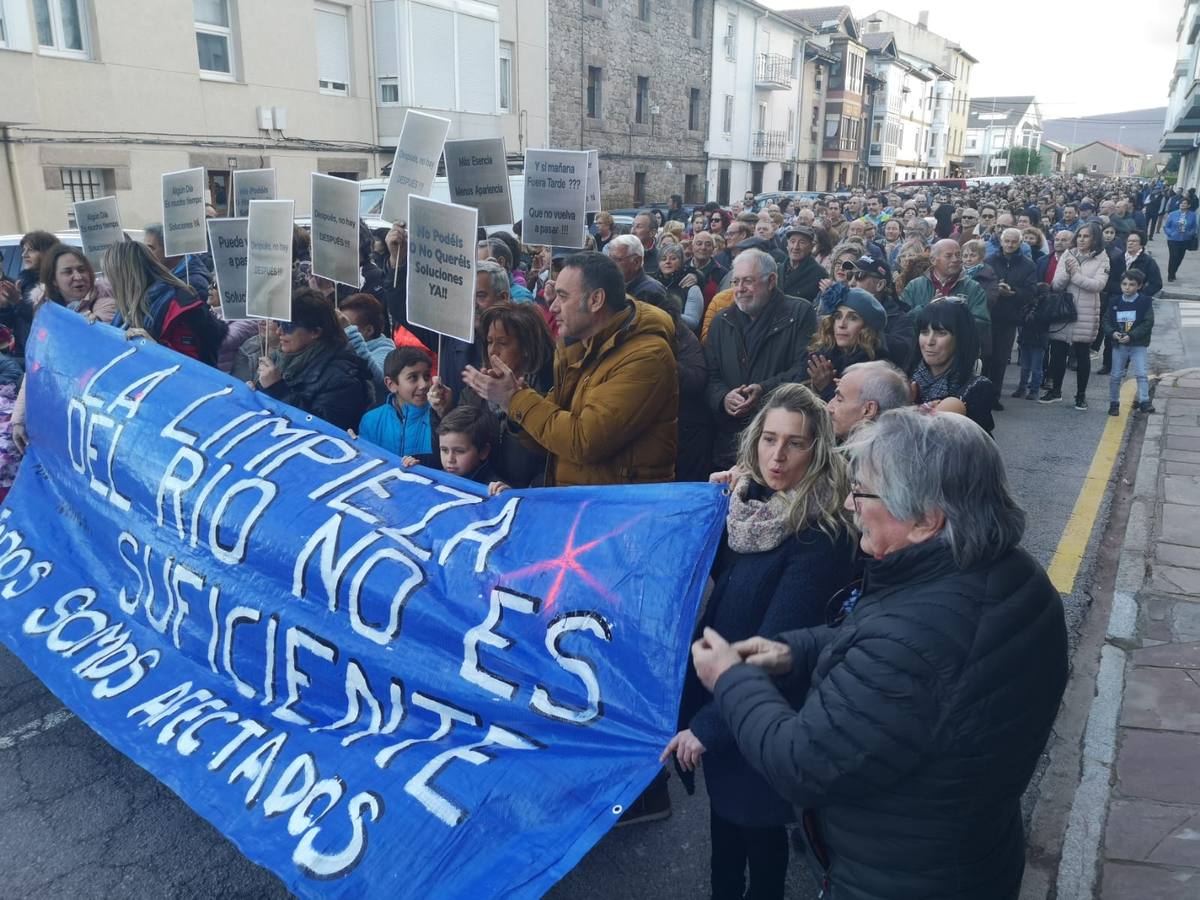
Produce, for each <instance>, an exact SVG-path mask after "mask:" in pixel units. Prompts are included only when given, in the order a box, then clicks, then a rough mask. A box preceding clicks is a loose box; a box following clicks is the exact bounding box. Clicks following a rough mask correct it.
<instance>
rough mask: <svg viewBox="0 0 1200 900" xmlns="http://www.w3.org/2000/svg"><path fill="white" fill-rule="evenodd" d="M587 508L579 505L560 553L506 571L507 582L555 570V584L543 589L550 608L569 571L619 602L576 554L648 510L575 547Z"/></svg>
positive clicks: (581, 554) (579, 553)
mask: <svg viewBox="0 0 1200 900" xmlns="http://www.w3.org/2000/svg"><path fill="white" fill-rule="evenodd" d="M586 508H587V504H586V503H584V504H583V505H582V506H580V507H579V512H577V513H576V514H575V521H574V522H573V523H572V524H571V530H570V531H569V532H568V533H567V544H566V546H565V547H563V551H562V553H561V554H559V555H558V556H556V557H554V558H553V559H545V560H542V561H541V562H536V563H534V564H533V565H530V566H526V567H525V568H523V569H518V570H517V571H516V572H511V573H509V574H508V575H507V576H506V578H505V580H506V581H507V580H509V579H514V578H523V577H526V576H529V575H540V574H541V573H543V572H557V574H556V575H555V577H554V583H553V584H551V585H550V589H549V590H548V591H547V592H546V596H545V605H544V607H543V608H544V609H545V610H550V609H553V607H554V604H555V602H556V601H557V600H558V596H559V594H560V593H561V591H562V588H563V583H564V582H565V581H566V579H567V574H568V573H572V574H574V575H576V576H578V577H579V578H580V579H582V580H583V581H584V583H586V584H587V585H588V586H589V587H590V588H592V590H594V591H595V592H596V593H598V594H599V595H600V596H602V597H603V598H604V599H605V600H607V601H608V602H609V603H612V604H613V605H616V604H617V603H618V602H619V600H618V598H617V597H615V596H613V594H612V593H610V592H609V590H608V588H606V587H605V586H604V585H603V584H601V583H600V582H599V581H597V580H596V577H595V576H594V575H593V574H592V573H591V572H589V571H588V570H587V569H586V568H585V567H584V566H583V564H582V563H580V561H579V557H581V556H583V554H585V553H587V552H588V551H589V550H594V549H595V548H596V547H598V546H599V545H600V544H602V543H604V542H605V541H607V540H608V539H609V538H614V537H616V536H617V535H619V534H620V533H621V532H623V531H627V530H629V529H630V528H632V527H633V526H634V525H635V524H637V522H638V521H640V520H641V519H642V518H644V517H645V516H646V515H647V513H642V515H640V516H636V517H634V518H633V519H630V520H629V521H628V522H626V523H624V524H623V525H620V526H618V527H617V528H614V529H613V530H611V531H609V532H608V533H606V534H602V535H600V536H599V537H597V538H593V539H592V540H590V541H588V542H587V543H585V544H580V545H579V546H578V547H577V546H575V535H576V532H577V531H578V530H579V522H580V519H582V518H583V511H584V509H586Z"/></svg>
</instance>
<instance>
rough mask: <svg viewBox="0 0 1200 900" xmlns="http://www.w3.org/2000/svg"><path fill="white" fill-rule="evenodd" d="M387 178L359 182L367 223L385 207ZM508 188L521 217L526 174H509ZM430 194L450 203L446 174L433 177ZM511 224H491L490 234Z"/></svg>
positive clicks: (361, 207) (360, 209) (361, 211)
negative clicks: (384, 195) (384, 197)
mask: <svg viewBox="0 0 1200 900" xmlns="http://www.w3.org/2000/svg"><path fill="white" fill-rule="evenodd" d="M387 183H388V180H387V179H386V178H367V179H364V180H362V181H360V182H359V183H358V214H359V215H360V216H362V217H363V218H364V219H366V220H367V224H368V225H370V226H371V227H375V226H374V224H373V221H372V220H375V219H379V213H380V211H381V210H382V209H383V194H384V191H386V190H387ZM508 189H509V191H510V192H511V194H512V204H513V215H514V216H516V217H517V218H518V219H520V218H521V209H522V208H523V206H524V203H525V176H524V175H523V174H519V173H518V174H516V175H509V176H508ZM429 196H430V197H432V198H433V199H434V200H441V201H442V202H443V203H450V202H451V200H450V183H449V181H447V180H446V176H445V175H439V176H438V177H437V178H434V179H433V189H432V190H431V191H430V192H429ZM511 230H512V226H510V225H489V226H487V232H488V234H491V233H492V232H495V231H511Z"/></svg>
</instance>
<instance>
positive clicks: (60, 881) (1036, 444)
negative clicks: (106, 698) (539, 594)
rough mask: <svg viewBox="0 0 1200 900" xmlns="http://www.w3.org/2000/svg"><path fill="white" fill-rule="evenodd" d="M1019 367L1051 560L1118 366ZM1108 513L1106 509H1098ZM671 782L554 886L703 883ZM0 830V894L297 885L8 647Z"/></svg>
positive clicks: (1035, 516)
mask: <svg viewBox="0 0 1200 900" xmlns="http://www.w3.org/2000/svg"><path fill="white" fill-rule="evenodd" d="M1159 306H1160V312H1159V316H1160V325H1159V327H1158V328H1156V331H1155V341H1156V343H1157V344H1158V346H1157V347H1156V348H1155V354H1154V357H1155V364H1156V366H1157V367H1158V369H1159V370H1160V371H1166V370H1168V369H1173V368H1178V367H1180V366H1181V365H1182V364H1183V363H1184V362H1185V361H1186V360H1187V359H1188V358H1191V359H1196V357H1195V356H1194V355H1193V354H1192V352H1191V347H1192V346H1196V347H1197V348H1200V327H1196V328H1194V329H1193V328H1191V327H1189V329H1188V330H1187V331H1186V332H1181V331H1180V317H1179V312H1178V306H1177V305H1176V304H1167V303H1160V304H1159ZM1172 317H1173V318H1172ZM1197 324H1198V325H1200V321H1198V323H1197ZM1160 336H1161V337H1160ZM1015 380H1016V369H1015V366H1014V367H1010V369H1009V381H1008V384H1007V385H1006V389H1005V397H1004V403H1005V405H1006V407H1007V409H1006V410H1005V411H1004V412H1002V413H997V415H996V421H997V427H996V433H995V436H996V440H997V442H998V444H999V446H1000V448H1001V450H1002V453H1003V455H1004V459H1005V462H1006V465H1007V467H1008V472H1009V478H1010V480H1011V482H1012V486H1013V489H1014V491H1015V493H1016V495H1017V497H1018V499H1019V500H1020V502H1021V504H1022V505H1023V506H1024V508H1025V509H1026V511H1027V513H1028V529H1027V532H1026V538H1025V545H1026V547H1027V548H1028V549H1029V550H1030V552H1032V553H1033V555H1034V556H1035V557H1037V558H1038V559H1039V560H1040V561H1041V562H1042V563H1043V564H1048V563H1049V561H1050V559H1051V558H1052V556H1053V555H1054V552H1055V549H1056V547H1057V546H1058V543H1059V539H1060V537H1061V535H1062V533H1063V529H1064V527H1065V525H1066V523H1067V519H1068V516H1069V515H1070V513H1071V510H1072V507H1073V505H1074V502H1075V498H1076V496H1077V495H1078V493H1079V491H1080V488H1081V485H1082V484H1083V481H1084V477H1085V475H1086V473H1087V470H1088V467H1089V465H1090V463H1091V460H1092V455H1093V453H1094V451H1095V448H1096V445H1097V442H1098V441H1099V438H1100V435H1101V433H1102V431H1103V429H1104V426H1105V424H1106V422H1107V421H1108V418H1107V416H1106V415H1105V410H1106V408H1107V391H1108V384H1107V381H1108V379H1107V378H1097V377H1093V379H1092V383H1091V385H1090V387H1089V390H1088V397H1089V402H1090V403H1091V407H1092V408H1091V409H1090V410H1089V411H1088V412H1079V411H1076V410H1075V409H1073V408H1072V407H1071V405H1070V404H1069V403H1059V404H1053V405H1047V406H1043V405H1041V404H1038V403H1035V402H1031V401H1027V400H1012V399H1010V398H1009V397H1008V396H1007V394H1008V393H1009V392H1011V390H1012V388H1013V386H1014V383H1015ZM1073 387H1074V374H1073V373H1068V375H1067V384H1066V386H1065V389H1064V394H1066V395H1067V396H1068V397H1069V396H1071V393H1070V391H1071V389H1072V388H1073ZM1104 513H1105V510H1104V508H1102V509H1101V513H1100V515H1101V517H1103V515H1104ZM1093 544H1094V541H1093ZM1093 554H1094V549H1089V550H1088V554H1087V555H1086V556H1085V557H1084V560H1083V563H1082V566H1081V568H1080V572H1079V576H1078V578H1077V579H1076V582H1075V589H1074V590H1073V591H1072V592H1071V594H1070V595H1068V596H1066V597H1065V598H1064V603H1065V606H1066V609H1067V613H1068V618H1069V620H1070V621H1071V622H1072V624H1073V625H1075V626H1077V625H1078V623H1079V621H1080V620H1081V618H1082V616H1083V615H1084V614H1085V613H1086V610H1087V606H1088V603H1089V600H1090V595H1089V593H1088V586H1089V585H1088V575H1089V571H1090V569H1091V566H1092V559H1093ZM670 790H671V794H672V799H673V803H674V814H673V815H672V816H671V817H670V818H669V819H667V820H665V821H662V822H658V823H652V824H647V825H640V826H630V827H625V828H619V829H616V830H614V831H613V832H611V833H610V834H609V835H608V836H606V837H605V838H604V839H603V840H602V841H601V842H600V843H599V844H598V845H597V846H596V847H595V848H594V849H593V850H592V852H591V853H589V854H588V855H587V856H586V857H585V858H584V859H583V860H582V861H581V862H580V864H579V865H578V866H577V867H576V868H575V870H574V871H573V872H571V873H570V874H569V875H568V876H567V877H566V878H565V879H563V881H562V882H561V883H560V884H559V885H558V886H557V887H556V888H555V889H554V890H553V891H552V892H551V893H550V896H552V897H555V898H558V900H567V898H571V900H575V898H579V900H584V898H597V900H599V898H613V897H630V898H640V897H646V898H674V897H679V898H685V897H686V898H694V897H702V896H707V894H708V875H707V860H708V823H707V819H708V809H707V800H706V798H705V796H704V790H703V785H702V782H701V783H700V784H698V791H697V794H696V795H695V796H693V797H687V796H686V795H685V794H684V792H683V790H682V788H681V786H680V784H679V782H678V780H677V779H675V778H672V780H671V782H670ZM1035 792H1036V788H1035ZM1032 796H1034V794H1031V798H1032ZM0 839H2V841H3V845H4V848H5V853H4V854H3V856H4V865H3V867H0V898H8V897H14V898H15V897H20V898H43V897H45V898H60V897H61V898H72V900H89V898H111V897H123V898H130V900H136V898H156V900H158V898H175V897H181V898H182V897H189V898H190V897H223V898H237V897H247V898H250V897H254V898H271V897H282V896H287V891H286V890H285V889H284V888H283V886H282V885H281V883H280V882H279V881H278V880H277V879H276V878H275V877H274V876H273V875H271V874H270V873H268V872H266V871H264V870H262V869H260V868H258V867H257V866H255V865H253V864H251V863H249V862H248V861H247V860H246V859H245V858H244V857H243V856H242V855H241V854H240V853H239V851H238V850H237V849H236V848H234V847H233V846H232V845H231V844H230V843H229V842H228V841H226V840H225V839H224V838H223V837H222V836H221V835H220V834H218V833H217V832H216V831H215V830H214V829H213V828H212V827H211V826H209V825H208V823H206V822H205V821H204V820H202V819H201V818H200V817H199V816H197V815H195V814H194V813H193V812H191V810H190V809H189V808H188V807H187V806H186V805H185V804H184V803H183V802H182V801H180V800H179V799H178V798H177V797H175V795H174V794H172V793H171V792H170V791H169V790H167V789H166V788H165V787H163V786H162V785H160V784H159V783H158V782H157V781H156V780H155V779H153V778H151V777H150V776H149V775H148V774H147V773H146V772H144V771H143V770H142V769H140V768H139V767H138V766H136V765H135V764H133V763H132V762H130V761H129V760H128V759H126V758H125V757H124V756H122V755H121V754H119V753H117V752H116V751H115V750H113V749H112V748H110V747H109V746H108V745H107V744H106V743H104V742H103V741H102V740H100V739H99V738H98V737H97V736H96V735H95V734H94V733H92V731H91V730H90V729H88V728H87V726H85V725H84V724H83V723H82V722H80V721H79V720H78V719H76V718H74V717H73V716H71V715H70V714H69V713H66V712H65V711H64V710H63V709H62V704H61V703H59V701H58V700H57V698H55V697H54V696H53V695H52V694H50V693H49V692H48V691H47V690H46V689H45V688H44V687H42V685H41V684H40V682H38V681H37V679H35V678H34V677H33V676H32V675H31V674H30V673H29V672H28V670H26V669H25V667H24V666H23V665H22V664H21V663H20V662H19V661H18V660H17V659H16V658H15V657H13V656H12V655H11V654H10V653H9V652H8V651H7V650H4V649H3V648H0ZM789 880H790V882H791V886H792V893H791V896H792V897H796V898H809V897H815V890H814V888H813V883H812V881H811V879H810V878H809V877H808V876H807V874H806V873H805V872H804V871H803V865H802V863H800V862H797V861H796V860H793V865H792V867H791V872H790V876H789Z"/></svg>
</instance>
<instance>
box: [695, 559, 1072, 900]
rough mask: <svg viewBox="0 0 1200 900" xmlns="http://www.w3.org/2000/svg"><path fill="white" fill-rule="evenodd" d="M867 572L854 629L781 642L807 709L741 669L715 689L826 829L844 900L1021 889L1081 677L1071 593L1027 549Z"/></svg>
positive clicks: (736, 725)
mask: <svg viewBox="0 0 1200 900" xmlns="http://www.w3.org/2000/svg"><path fill="white" fill-rule="evenodd" d="M867 579H868V583H867V587H866V589H865V591H864V595H863V597H862V599H861V600H860V601H859V603H858V605H857V607H856V608H855V609H854V611H853V612H852V613H851V615H850V616H849V617H847V619H846V620H845V621H844V622H843V623H842V625H841V627H840V628H838V629H829V628H823V627H822V628H813V629H806V630H802V631H794V632H790V633H788V634H786V635H784V636H783V637H782V639H783V640H786V641H787V643H788V644H789V646H790V647H791V651H792V660H793V669H792V673H793V674H792V675H791V676H789V679H788V680H787V681H785V682H784V683H783V684H782V685H781V686H782V687H783V689H785V690H788V691H789V692H790V690H791V689H794V687H795V685H794V683H793V684H788V682H789V681H792V682H794V681H795V680H798V679H803V678H805V677H809V676H811V686H810V688H809V693H808V696H807V698H806V699H805V702H804V705H803V706H802V707H801V708H800V710H799V712H796V711H794V710H793V709H792V708H791V707H789V706H788V704H787V703H786V701H785V700H784V698H783V696H782V695H781V694H780V692H779V689H778V688H777V687H776V686H775V685H774V684H773V683H772V682H771V679H770V678H769V677H768V676H767V675H766V674H765V673H764V672H763V671H762V670H760V669H757V668H755V667H753V666H749V665H739V666H734V667H733V668H732V669H730V670H729V671H727V672H726V673H725V674H724V675H722V676H721V678H720V679H719V680H718V682H717V684H716V690H715V697H716V701H717V703H718V704H719V706H720V709H721V713H722V715H723V716H724V718H725V720H726V721H727V722H728V723H729V725H730V728H731V729H732V731H733V734H734V736H735V737H736V739H737V743H738V747H739V748H740V750H741V752H742V754H743V755H744V756H745V758H746V759H747V761H748V762H749V763H750V764H751V765H752V766H754V768H756V769H757V770H758V771H760V772H762V773H763V775H764V776H766V779H767V781H768V782H770V784H771V785H772V786H773V787H775V789H776V790H778V791H779V792H780V793H781V794H783V796H784V797H786V798H787V799H789V800H790V801H791V802H792V803H793V804H795V805H796V806H797V807H799V808H801V809H803V810H805V811H806V812H805V814H804V819H805V825H806V829H805V830H806V833H807V832H812V831H813V830H814V828H815V830H816V831H818V832H819V833H820V835H821V839H820V840H819V841H817V842H814V843H817V844H819V845H823V846H824V848H825V850H826V851H827V855H825V856H824V858H825V859H827V860H828V867H827V869H826V875H827V877H828V879H829V882H830V884H832V886H833V896H835V897H837V898H839V900H951V898H953V900H993V898H995V900H999V898H1006V900H1007V898H1014V897H1016V896H1017V893H1018V890H1019V888H1020V884H1021V875H1022V872H1023V870H1024V865H1025V844H1024V834H1023V831H1022V825H1021V807H1020V799H1021V794H1022V793H1023V791H1024V790H1025V787H1026V785H1027V784H1028V783H1029V779H1030V776H1031V775H1032V774H1033V770H1034V767H1035V766H1036V764H1037V761H1038V757H1039V755H1040V753H1041V751H1042V748H1043V746H1044V745H1045V743H1046V738H1047V736H1048V735H1049V734H1050V728H1051V725H1052V724H1053V722H1054V717H1055V714H1056V713H1057V711H1058V706H1059V702H1060V700H1061V699H1062V693H1063V688H1064V687H1065V685H1066V680H1067V637H1066V627H1065V624H1064V621H1063V611H1062V601H1061V599H1060V598H1059V595H1058V592H1057V591H1056V590H1055V589H1054V587H1053V585H1051V583H1050V581H1049V579H1048V578H1047V577H1046V574H1045V572H1043V571H1042V568H1041V567H1040V566H1039V565H1038V564H1037V563H1036V562H1034V560H1033V559H1032V558H1031V557H1030V556H1029V555H1028V554H1027V553H1026V552H1025V551H1024V550H1021V549H1020V548H1014V549H1012V550H1010V551H1009V552H1007V553H1006V554H1005V555H1004V556H1003V557H1001V558H1000V559H999V560H997V561H996V562H994V563H991V564H987V565H982V566H979V567H976V568H973V569H970V570H966V571H962V570H959V569H958V568H957V566H956V565H955V563H954V559H953V557H952V556H951V554H950V551H949V549H948V548H947V547H946V546H945V545H944V544H942V543H941V542H939V541H930V542H926V543H923V544H919V545H917V546H914V547H909V548H907V549H904V550H901V551H898V552H896V553H893V554H891V555H890V556H887V557H885V558H884V559H883V560H880V561H877V562H872V563H870V564H869V566H868V570H867ZM814 856H816V857H817V858H818V859H820V858H822V853H818V852H814Z"/></svg>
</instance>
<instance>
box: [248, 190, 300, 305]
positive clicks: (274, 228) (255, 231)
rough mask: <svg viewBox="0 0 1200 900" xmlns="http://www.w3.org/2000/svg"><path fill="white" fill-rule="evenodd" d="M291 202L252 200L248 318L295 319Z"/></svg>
mask: <svg viewBox="0 0 1200 900" xmlns="http://www.w3.org/2000/svg"><path fill="white" fill-rule="evenodd" d="M294 211H295V204H294V203H293V202H292V201H291V200H251V201H250V215H249V217H248V222H247V226H246V240H247V242H248V243H249V244H250V252H249V254H248V259H247V265H248V266H249V269H248V271H247V273H246V316H247V317H248V318H251V319H276V320H277V321H280V322H287V321H289V320H290V319H291V318H292V227H293V226H292V220H293V218H294V215H293V214H294Z"/></svg>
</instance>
